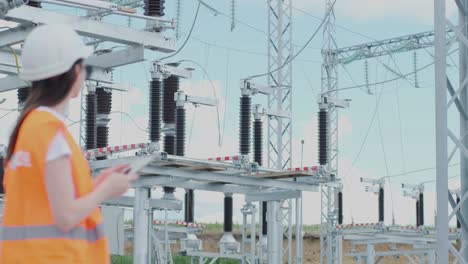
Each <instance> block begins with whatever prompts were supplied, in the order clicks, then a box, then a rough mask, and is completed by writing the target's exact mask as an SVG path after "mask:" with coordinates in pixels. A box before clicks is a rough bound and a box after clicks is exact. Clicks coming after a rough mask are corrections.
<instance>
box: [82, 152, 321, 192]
mask: <svg viewBox="0 0 468 264" xmlns="http://www.w3.org/2000/svg"><path fill="white" fill-rule="evenodd" d="M136 158H138V157H127V158H121V159H108V160H100V161H94V162H93V163H92V164H91V168H92V169H94V170H98V169H104V168H108V167H110V166H115V165H121V164H128V163H130V162H132V160H134V159H136ZM239 172H240V173H242V171H241V170H239ZM142 174H148V175H164V176H170V177H174V178H183V179H192V180H197V181H208V182H214V183H228V184H229V183H231V184H236V185H244V186H258V187H264V188H276V189H282V190H298V191H311V192H313V191H315V190H316V186H315V185H312V184H304V183H297V182H293V181H287V180H273V179H266V178H260V177H255V176H240V175H226V174H223V173H220V172H209V171H197V170H188V169H182V168H172V167H164V166H158V165H151V166H148V167H146V168H144V169H143V170H142ZM149 177H151V176H147V177H142V178H149ZM158 177H159V176H158ZM158 177H155V178H158ZM140 180H141V179H139V180H137V181H136V182H135V186H141V184H139V181H140ZM146 181H149V180H146ZM320 182H321V181H318V182H317V184H319V183H320ZM147 183H150V182H147Z"/></svg>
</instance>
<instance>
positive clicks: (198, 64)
mask: <svg viewBox="0 0 468 264" xmlns="http://www.w3.org/2000/svg"><path fill="white" fill-rule="evenodd" d="M178 62H179V63H182V62H190V63H193V64H195V65H197V66H198V67H199V68H200V69H201V70H202V71H203V73H204V74H205V75H206V78H207V79H208V80H209V81H210V85H211V89H212V91H213V96H214V98H215V99H216V106H215V107H216V115H217V124H218V147H221V120H220V117H219V116H220V115H219V100H218V95H217V94H216V89H215V86H214V84H213V80H212V79H211V78H210V75H209V74H208V71H207V70H206V69H205V67H203V66H202V65H201V64H200V63H198V62H196V61H194V60H188V59H187V60H180V61H178Z"/></svg>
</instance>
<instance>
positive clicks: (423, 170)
mask: <svg viewBox="0 0 468 264" xmlns="http://www.w3.org/2000/svg"><path fill="white" fill-rule="evenodd" d="M459 165H460V163H459V162H457V163H453V164H450V165H448V167H449V168H450V167H455V166H459ZM435 169H436V167H428V168H422V169H416V170H412V171H407V172H402V173H398V174H393V175H388V176H384V177H381V178H380V179H386V178H396V177H401V176H406V175H409V174H415V173H419V172H425V171H432V170H435Z"/></svg>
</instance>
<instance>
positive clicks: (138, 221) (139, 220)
mask: <svg viewBox="0 0 468 264" xmlns="http://www.w3.org/2000/svg"><path fill="white" fill-rule="evenodd" d="M149 195H150V190H149V189H148V188H145V187H138V188H135V203H134V207H133V222H134V226H133V233H134V235H133V264H147V263H148V260H149V258H148V257H149V248H148V247H149V243H148V242H149V236H150V226H149V221H148V218H149V201H148V198H149Z"/></svg>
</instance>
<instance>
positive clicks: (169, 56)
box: [160, 1, 201, 60]
mask: <svg viewBox="0 0 468 264" xmlns="http://www.w3.org/2000/svg"><path fill="white" fill-rule="evenodd" d="M200 5H201V1H199V2H198V6H197V11H196V12H195V17H194V18H193V22H192V26H191V27H190V31H189V33H188V35H187V38H186V39H185V41H184V43H183V44H182V46H180V48H179V49H178V50H177V51H175V52H174V53H171V54H170V55H168V56H166V57H164V58H161V59H160V60H165V59H168V58H171V57H174V56H175V55H176V54H177V53H179V52H180V51H181V50H182V49H183V48H184V47H185V45H186V44H187V42H188V41H189V39H190V36H191V35H192V32H193V29H194V28H195V24H196V23H197V18H198V13H199V11H200Z"/></svg>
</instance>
